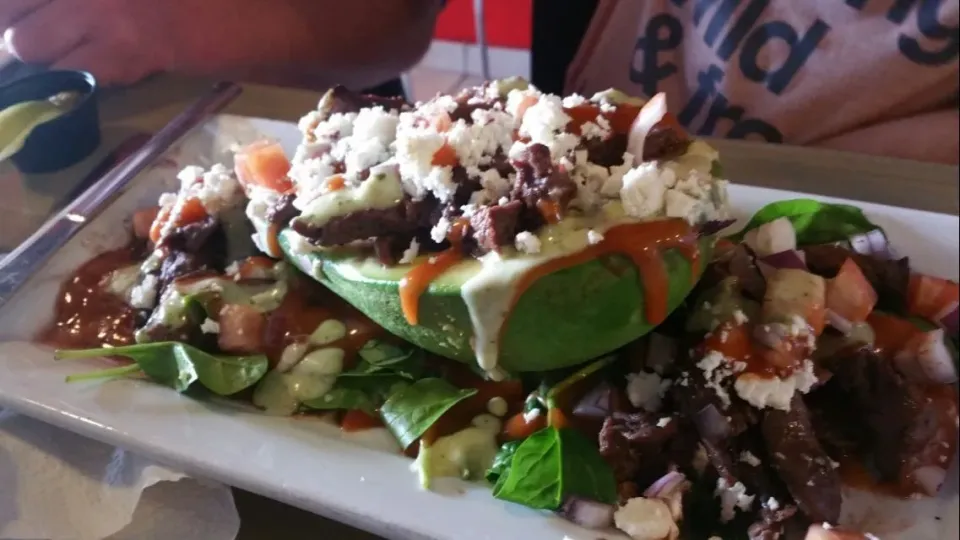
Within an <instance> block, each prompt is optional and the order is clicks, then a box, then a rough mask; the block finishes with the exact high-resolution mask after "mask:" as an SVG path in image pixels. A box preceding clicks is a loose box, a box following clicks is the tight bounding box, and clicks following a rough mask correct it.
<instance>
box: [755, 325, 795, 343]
mask: <svg viewBox="0 0 960 540" xmlns="http://www.w3.org/2000/svg"><path fill="white" fill-rule="evenodd" d="M788 335H789V330H788V329H787V327H786V326H785V325H782V324H779V323H769V324H758V325H757V326H755V327H754V329H753V337H754V339H756V340H757V341H758V342H760V344H761V345H764V346H766V347H769V348H771V349H779V348H780V345H781V344H783V340H785V339H786V338H787V336H788Z"/></svg>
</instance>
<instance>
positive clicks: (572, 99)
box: [563, 94, 589, 109]
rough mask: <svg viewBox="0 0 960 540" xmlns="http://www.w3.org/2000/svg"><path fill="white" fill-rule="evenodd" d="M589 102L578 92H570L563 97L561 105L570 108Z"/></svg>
mask: <svg viewBox="0 0 960 540" xmlns="http://www.w3.org/2000/svg"><path fill="white" fill-rule="evenodd" d="M587 103H589V102H588V101H587V98H585V97H583V96H581V95H580V94H570V95H569V96H566V97H564V98H563V106H564V107H565V108H567V109H572V108H574V107H577V106H579V105H586V104H587Z"/></svg>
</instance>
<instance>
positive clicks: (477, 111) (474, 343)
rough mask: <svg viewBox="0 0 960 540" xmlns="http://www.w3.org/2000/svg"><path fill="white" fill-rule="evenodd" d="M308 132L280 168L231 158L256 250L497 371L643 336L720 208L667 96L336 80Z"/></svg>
mask: <svg viewBox="0 0 960 540" xmlns="http://www.w3.org/2000/svg"><path fill="white" fill-rule="evenodd" d="M300 127H301V130H302V132H303V136H304V138H303V142H302V143H301V145H300V147H299V148H298V149H297V152H296V155H295V157H294V158H293V161H292V164H290V165H286V164H285V158H284V157H283V154H282V153H281V152H280V151H279V149H278V148H277V147H276V146H270V145H264V144H258V145H255V146H254V147H252V148H248V149H246V150H244V151H241V152H240V154H239V155H238V175H239V176H240V178H241V181H242V182H244V183H245V185H247V186H251V187H249V188H248V191H250V193H251V202H250V204H249V206H248V215H249V216H250V217H251V221H252V222H253V223H254V224H255V225H256V226H257V229H258V242H259V244H260V246H261V248H262V249H264V250H265V251H267V252H268V253H270V254H271V255H273V256H280V255H281V252H282V254H283V255H285V256H286V257H287V258H288V259H289V260H290V261H291V262H293V263H294V264H295V265H296V266H298V267H299V268H300V269H301V270H302V271H304V272H305V273H306V274H308V275H310V276H312V277H313V278H315V279H317V280H319V281H321V282H322V283H324V284H325V285H327V286H328V287H330V288H331V289H332V290H334V291H335V292H336V293H337V294H339V295H340V296H342V297H343V298H345V299H346V300H347V301H348V302H350V303H351V304H353V305H354V306H356V307H357V308H359V309H360V310H361V311H362V312H364V313H365V314H366V315H368V316H369V317H371V318H372V319H373V320H375V321H376V322H377V323H379V324H380V325H382V326H383V327H384V328H386V329H387V330H389V331H390V332H391V333H393V334H396V335H398V336H400V337H402V338H404V339H406V340H408V341H410V342H412V343H414V344H416V345H419V346H421V347H423V348H425V349H427V350H430V351H432V352H434V353H437V354H440V355H443V356H446V357H449V358H455V359H458V360H462V361H465V362H474V361H475V362H476V363H477V364H479V366H480V368H482V369H483V370H484V371H486V372H487V373H488V374H490V375H491V376H503V374H504V371H543V370H548V369H556V368H562V367H566V366H569V365H573V364H577V363H581V362H584V361H586V360H588V359H590V358H594V357H596V356H597V355H600V354H603V353H605V352H608V351H610V350H613V349H616V348H617V347H620V346H623V345H624V344H626V343H628V342H630V341H631V340H633V339H636V338H637V337H639V336H640V335H642V334H644V333H645V332H647V331H649V330H650V329H651V328H653V327H654V326H655V325H656V324H658V323H659V322H660V321H662V320H663V319H664V318H665V317H666V316H667V314H669V312H670V311H672V309H673V308H675V307H676V306H677V305H678V304H679V303H680V301H681V300H682V299H683V298H684V297H685V296H686V295H687V293H688V292H689V291H690V289H691V288H692V287H693V285H694V284H695V283H696V281H697V279H698V277H699V274H700V270H701V269H702V266H703V265H702V264H701V262H700V261H701V259H703V260H708V259H709V257H708V255H709V249H710V244H711V242H710V240H709V239H708V238H703V237H701V234H700V232H701V229H700V227H701V226H702V225H703V224H705V223H707V222H711V221H717V220H722V219H725V218H726V187H725V184H726V183H725V181H724V180H723V179H722V178H718V176H717V175H718V174H719V166H718V161H717V154H716V152H715V151H714V150H713V149H712V148H710V147H709V146H708V145H706V144H705V143H703V142H701V141H694V140H692V139H690V138H689V137H688V136H687V135H686V133H685V132H684V131H683V129H682V128H681V127H680V126H679V124H677V122H676V120H675V119H674V118H673V117H672V115H670V114H669V113H668V112H667V111H666V110H665V108H664V100H663V96H657V97H655V98H654V99H651V100H649V101H642V100H636V99H631V98H627V97H626V96H623V95H622V94H620V93H619V92H615V91H610V92H606V93H602V94H598V95H596V96H594V97H593V98H591V99H586V98H583V97H580V96H570V97H567V98H560V97H558V96H553V95H548V94H543V93H541V92H539V91H538V90H536V89H535V88H533V87H531V86H529V85H527V84H526V83H525V82H524V81H522V80H510V81H500V82H494V83H490V84H487V85H484V86H481V87H477V88H471V89H467V90H465V91H463V92H462V93H460V94H458V95H456V96H437V97H436V98H434V99H432V100H430V101H428V102H426V103H418V104H416V105H409V104H405V103H402V102H397V101H387V100H374V99H372V98H358V97H357V96H355V95H353V94H350V93H349V92H347V91H346V90H344V89H342V88H338V89H334V90H331V91H330V92H328V93H327V95H326V96H325V97H324V98H323V99H322V100H321V102H320V104H319V106H318V108H317V110H316V111H313V112H311V113H310V114H308V115H307V116H306V117H304V119H303V120H302V121H301V123H300ZM278 173H279V174H281V175H282V176H277V174H278ZM281 230H282V231H283V232H282V233H281V232H280V231H281Z"/></svg>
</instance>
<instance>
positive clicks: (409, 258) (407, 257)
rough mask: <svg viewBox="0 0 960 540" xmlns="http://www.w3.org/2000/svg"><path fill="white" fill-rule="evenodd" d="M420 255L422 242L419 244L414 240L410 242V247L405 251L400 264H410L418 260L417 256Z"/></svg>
mask: <svg viewBox="0 0 960 540" xmlns="http://www.w3.org/2000/svg"><path fill="white" fill-rule="evenodd" d="M419 253H420V242H417V239H416V238H414V239H413V240H410V247H408V248H407V249H405V250H403V256H402V257H400V261H399V263H400V264H410V263H412V262H413V260H414V259H416V258H417V254H419Z"/></svg>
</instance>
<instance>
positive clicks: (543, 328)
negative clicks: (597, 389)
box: [280, 231, 713, 372]
mask: <svg viewBox="0 0 960 540" xmlns="http://www.w3.org/2000/svg"><path fill="white" fill-rule="evenodd" d="M288 234H289V232H288V231H284V232H283V233H282V234H281V235H280V245H281V247H282V248H283V250H284V252H285V253H286V254H287V258H288V259H289V260H290V262H292V263H293V264H294V265H295V266H297V268H299V269H300V270H301V271H302V272H304V273H305V274H307V275H308V276H311V277H312V278H314V279H316V280H317V281H319V282H320V283H322V284H324V285H326V286H327V287H328V288H330V289H331V290H333V292H335V293H336V294H337V295H339V296H340V297H341V298H343V299H345V300H346V301H347V302H349V303H350V304H352V305H354V306H355V307H356V308H357V309H359V310H360V311H361V312H363V313H364V314H366V315H367V316H368V317H370V318H371V319H373V321H375V322H376V323H377V324H379V325H380V326H382V327H384V328H385V329H386V330H387V331H389V332H391V333H392V334H395V335H397V336H399V337H401V338H403V339H405V340H406V341H409V342H411V343H413V344H415V345H418V346H420V347H422V348H424V349H426V350H428V351H430V352H433V353H435V354H438V355H440V356H444V357H447V358H452V359H456V360H459V361H462V362H466V363H474V362H475V361H476V357H475V356H474V352H473V349H472V347H471V345H470V337H471V335H472V323H471V321H470V315H469V313H468V311H467V306H466V304H465V303H464V301H463V298H462V297H461V296H460V290H459V288H458V287H453V286H438V285H436V284H435V285H432V286H431V287H430V289H429V290H428V291H427V292H426V293H425V294H424V295H423V296H421V297H420V307H419V319H420V321H419V324H418V325H417V326H411V325H410V324H408V323H407V321H406V319H405V318H404V316H403V310H402V308H401V306H400V292H399V282H398V281H395V280H381V279H370V278H367V277H361V276H360V275H359V273H358V272H357V270H356V265H355V261H356V259H355V258H354V257H352V256H348V255H347V256H337V255H336V254H333V253H330V252H325V253H317V252H314V253H309V254H306V255H293V254H292V253H291V250H290V242H289V240H288V238H289V237H288ZM712 247H713V239H711V238H704V239H701V241H700V260H701V261H702V262H701V265H700V267H701V269H702V268H703V267H704V266H705V264H706V262H707V261H709V260H710V254H711V252H712ZM663 259H664V262H665V264H666V271H667V275H668V276H669V280H668V282H669V289H670V291H669V296H668V313H669V312H670V311H673V310H674V309H675V308H676V307H677V306H678V305H679V304H680V303H681V302H682V301H683V299H684V298H685V297H686V296H687V294H689V292H690V290H691V289H692V288H693V286H694V285H695V284H696V280H697V279H699V277H700V276H699V275H697V276H691V265H690V263H689V261H688V260H687V259H686V258H685V257H683V255H681V254H680V253H679V252H677V251H676V250H667V251H665V252H664V254H663ZM653 328H654V325H651V324H650V323H649V322H648V321H647V320H646V317H645V315H644V288H643V286H642V284H641V283H640V280H639V278H638V274H637V270H636V268H635V267H634V265H633V263H632V262H630V260H629V259H627V258H626V257H623V256H619V255H615V256H610V257H606V258H604V259H598V260H593V261H590V262H587V263H583V264H580V265H578V266H574V267H570V268H566V269H564V270H559V271H557V272H553V273H551V274H548V275H546V276H544V277H542V278H541V279H539V280H537V282H536V283H534V284H533V285H532V286H531V287H530V288H529V289H527V291H526V293H524V294H523V296H522V297H521V298H520V300H519V301H518V302H517V304H516V306H514V309H513V313H511V314H510V316H509V318H508V319H507V325H506V329H505V331H503V332H502V333H501V343H500V358H499V365H500V367H502V368H503V369H505V370H507V371H509V372H524V371H548V370H552V369H559V368H564V367H568V366H572V365H576V364H580V363H583V362H585V361H587V360H590V359H593V358H596V357H598V356H601V355H603V354H606V353H609V352H610V351H612V350H615V349H617V348H620V347H622V346H624V345H626V344H627V343H629V342H631V341H633V340H635V339H637V338H639V337H641V336H643V335H644V334H646V333H647V332H649V331H650V330H651V329H653Z"/></svg>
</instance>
